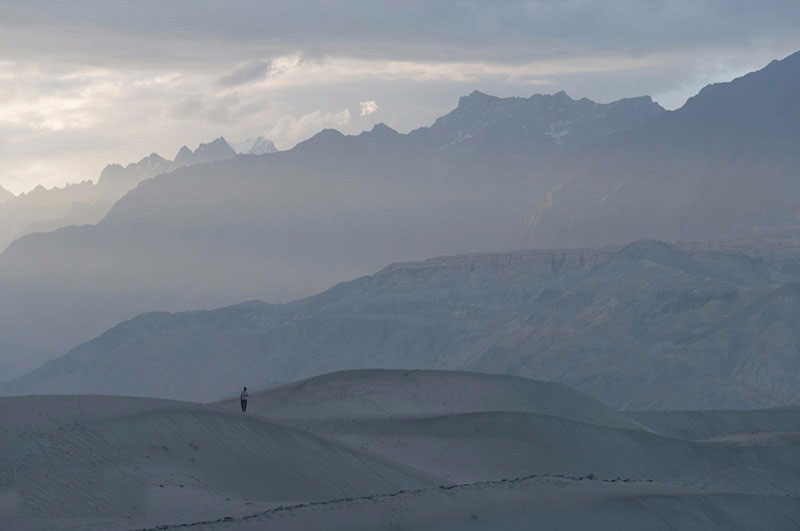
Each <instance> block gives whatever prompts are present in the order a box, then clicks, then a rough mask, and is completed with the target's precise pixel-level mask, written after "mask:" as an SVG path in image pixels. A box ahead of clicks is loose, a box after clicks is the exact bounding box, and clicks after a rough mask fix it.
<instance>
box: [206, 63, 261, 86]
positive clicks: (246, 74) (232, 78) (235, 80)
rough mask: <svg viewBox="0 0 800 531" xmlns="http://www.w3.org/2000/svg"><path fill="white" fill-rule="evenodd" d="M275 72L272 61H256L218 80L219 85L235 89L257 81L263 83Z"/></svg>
mask: <svg viewBox="0 0 800 531" xmlns="http://www.w3.org/2000/svg"><path fill="white" fill-rule="evenodd" d="M273 70H274V68H273V64H272V61H255V62H253V63H249V64H246V65H244V66H241V67H239V68H237V69H236V70H234V71H233V72H231V73H230V74H227V75H224V76H222V77H221V78H219V80H217V83H218V84H219V85H222V86H223V87H235V86H237V85H244V84H246V83H253V82H255V81H261V80H262V79H264V78H265V77H267V76H268V75H269V74H270V73H272V72H273Z"/></svg>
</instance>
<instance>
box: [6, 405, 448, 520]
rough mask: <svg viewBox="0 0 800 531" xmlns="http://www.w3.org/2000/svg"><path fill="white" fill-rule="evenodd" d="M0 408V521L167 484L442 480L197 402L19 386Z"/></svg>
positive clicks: (372, 486)
mask: <svg viewBox="0 0 800 531" xmlns="http://www.w3.org/2000/svg"><path fill="white" fill-rule="evenodd" d="M106 408H107V409H106ZM0 411H2V417H3V423H2V426H3V428H2V429H3V431H2V438H1V440H2V442H1V443H0V448H2V454H0V492H2V502H1V503H0V510H2V512H1V513H0V527H2V522H3V521H5V522H17V523H19V522H20V521H25V522H29V523H30V522H33V523H36V522H45V521H47V520H48V519H50V518H53V517H56V516H57V517H58V518H78V519H86V518H88V519H96V518H111V517H113V518H123V519H128V518H131V519H137V518H147V517H149V516H152V510H151V507H152V506H153V505H154V504H153V503H152V502H153V499H157V498H159V497H160V496H162V495H163V496H166V497H168V498H172V497H174V496H175V493H174V491H175V490H186V491H187V492H191V493H192V494H191V495H184V496H183V497H188V498H194V497H199V498H200V499H206V502H207V503H210V502H211V500H213V502H214V503H215V504H216V505H219V504H222V505H225V502H226V501H229V500H232V499H235V500H237V501H250V500H257V501H262V502H264V501H284V502H285V501H292V500H307V499H326V498H335V497H342V496H353V495H364V494H371V493H376V492H388V491H392V490H396V489H397V488H398V487H399V486H400V485H404V487H403V488H419V487H421V486H426V485H435V484H439V483H441V480H439V479H437V478H432V477H431V476H430V475H427V474H425V473H422V472H417V471H412V470H410V469H407V468H404V467H402V466H399V465H395V464H392V463H389V462H387V461H386V460H385V459H383V458H380V457H376V456H371V455H367V454H365V453H364V452H361V451H358V450H355V449H353V448H349V447H346V446H343V445H341V444H337V443H334V442H331V441H328V440H324V439H321V438H319V437H317V436H314V435H312V434H310V433H307V432H301V431H298V430H296V429H293V428H290V427H288V426H282V425H277V424H274V423H271V422H269V421H267V420H265V419H263V418H258V417H255V416H247V415H245V414H242V413H241V412H230V411H227V410H222V409H217V408H209V407H204V406H201V405H199V404H185V403H180V402H169V401H160V400H148V399H138V398H123V397H99V396H98V397H20V398H13V399H2V400H1V401H0ZM162 489H163V490H162ZM159 491H160V492H159ZM162 493H163V494H162ZM155 505H158V504H157V503H156V504H155ZM13 527H17V525H16V524H15V525H14V526H13ZM45 527H46V526H45Z"/></svg>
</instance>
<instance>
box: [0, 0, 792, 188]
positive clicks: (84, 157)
mask: <svg viewBox="0 0 800 531" xmlns="http://www.w3.org/2000/svg"><path fill="white" fill-rule="evenodd" d="M798 28H800V3H798V2H795V1H793V0H785V1H778V0H772V1H771V0H765V1H763V2H752V1H746V0H726V1H722V0H718V1H712V0H700V1H691V2H690V1H688V0H649V1H634V0H607V1H602V2H600V1H589V0H565V1H555V0H535V1H513V0H509V1H502V2H501V1H481V2H478V1H464V0H434V1H425V2H423V1H414V0H412V1H409V2H402V3H400V2H374V1H372V2H357V1H351V2H326V1H321V0H317V1H300V2H293V3H273V2H256V1H247V0H245V1H240V2H236V3H235V4H230V3H227V2H221V1H184V0H176V1H173V2H169V3H162V2H155V1H148V0H143V1H140V2H130V3H120V4H116V5H115V8H114V9H108V6H107V4H106V3H105V2H101V1H99V0H97V1H86V0H77V1H74V2H63V1H50V2H36V3H35V5H34V4H32V3H21V2H7V1H3V0H0V95H1V96H2V97H0V160H2V165H0V186H4V187H6V188H8V189H10V190H12V191H14V192H21V191H27V190H30V189H31V188H33V187H34V186H35V185H36V184H38V183H42V184H44V185H46V186H54V185H62V184H64V183H65V182H68V181H69V182H75V181H80V180H84V179H96V178H97V175H98V173H99V171H100V170H101V169H102V168H103V166H105V164H106V163H108V162H122V163H127V162H131V161H134V160H138V159H139V158H141V157H143V156H144V155H147V154H148V153H150V152H152V151H157V152H159V153H161V154H162V155H164V156H167V157H172V156H174V154H175V152H176V151H177V149H178V148H179V147H180V146H181V145H183V144H189V145H190V146H194V145H196V144H198V143H200V142H204V141H208V140H210V139H212V138H215V137H216V136H219V135H224V136H226V137H227V138H229V139H230V140H240V139H243V138H248V137H252V136H257V135H262V134H263V135H265V136H267V137H268V138H270V139H272V140H273V141H274V142H275V144H276V145H277V146H278V147H279V148H282V149H286V148H290V147H292V146H293V145H294V144H295V143H297V142H298V141H301V140H303V139H304V138H307V137H308V136H310V135H312V134H314V133H315V132H317V131H318V130H320V129H322V128H325V127H335V128H338V129H340V130H342V131H343V132H346V133H355V132H358V131H360V130H363V129H368V128H370V127H371V126H372V125H373V124H374V123H375V122H376V121H384V122H386V123H387V124H389V125H390V126H392V127H395V128H396V129H399V130H401V131H407V130H410V129H412V128H415V127H418V126H420V125H426V124H429V123H430V122H431V121H432V120H433V119H435V118H436V117H437V116H439V115H441V114H444V113H445V112H447V111H448V110H450V109H451V108H452V107H453V106H454V105H455V104H456V102H457V100H458V97H459V96H461V95H464V94H467V93H469V92H471V91H472V90H474V89H478V90H481V91H484V92H488V93H493V94H497V95H499V96H508V95H518V96H529V95H530V94H532V93H535V92H546V93H552V92H557V91H558V90H562V89H564V90H566V91H567V92H568V93H569V94H570V95H571V96H573V97H584V96H585V97H589V98H592V99H595V100H598V101H611V100H613V99H618V98H621V97H628V96H637V95H642V94H649V95H652V96H653V97H654V99H656V100H657V101H659V102H660V103H662V104H663V105H665V106H667V107H670V108H674V107H677V106H679V105H681V104H682V103H683V101H685V99H686V98H687V97H688V96H690V95H691V94H693V93H694V92H696V91H697V90H698V89H699V88H701V87H702V86H703V85H704V84H707V83H709V82H714V81H720V80H725V79H729V78H731V77H734V76H736V75H740V74H743V73H745V72H747V71H750V70H753V69H756V68H759V67H761V66H763V65H764V64H766V63H767V62H769V61H770V60H771V59H774V58H780V57H783V56H785V55H788V54H789V53H792V52H794V51H796V50H797V49H800V29H798ZM365 96H367V97H368V98H369V99H365V98H364V97H365ZM376 102H380V108H379V106H378V104H377V103H376ZM376 111H379V112H376Z"/></svg>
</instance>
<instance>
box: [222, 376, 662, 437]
mask: <svg viewBox="0 0 800 531" xmlns="http://www.w3.org/2000/svg"><path fill="white" fill-rule="evenodd" d="M237 400H238V399H232V400H225V401H222V402H221V404H222V405H223V406H225V407H229V408H236V407H239V405H238V401H237ZM250 407H251V408H252V410H253V411H254V412H260V413H261V414H264V415H268V416H269V417H271V418H283V419H301V418H302V419H329V418H364V417H383V416H390V417H396V416H400V415H437V414H438V415H445V414H452V413H474V412H480V411H521V412H528V413H539V414H543V415H551V416H556V417H562V418H566V419H572V420H578V421H581V422H587V423H590V424H598V425H601V426H617V427H625V428H634V429H642V430H646V429H647V428H646V427H645V426H643V425H642V424H640V423H638V422H636V421H632V420H631V419H629V418H628V417H627V416H625V415H622V414H620V413H618V412H616V411H614V410H613V409H611V408H610V407H608V406H606V405H605V404H603V403H602V402H600V401H598V400H595V399H593V398H591V397H589V396H587V395H585V394H583V393H579V392H576V391H574V390H572V389H570V388H569V387H567V386H566V385H562V384H558V383H554V382H544V381H538V380H531V379H529V378H520V377H516V376H508V375H499V374H483V373H475V372H464V371H436V370H391V369H364V370H352V371H340V372H334V373H330V374H325V375H322V376H317V377H314V378H308V379H306V380H301V381H299V382H295V383H291V384H288V385H284V386H280V387H276V388H273V389H267V390H265V391H263V392H260V393H255V394H253V395H252V396H251V397H250Z"/></svg>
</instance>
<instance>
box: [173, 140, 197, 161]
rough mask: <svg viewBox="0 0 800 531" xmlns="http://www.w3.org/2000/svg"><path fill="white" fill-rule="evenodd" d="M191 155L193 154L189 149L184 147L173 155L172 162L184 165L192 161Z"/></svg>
mask: <svg viewBox="0 0 800 531" xmlns="http://www.w3.org/2000/svg"><path fill="white" fill-rule="evenodd" d="M193 155H194V153H193V152H192V150H191V149H189V146H186V145H184V146H182V147H181V148H180V149H179V150H178V153H177V154H176V155H175V159H174V160H175V162H177V163H178V164H181V165H185V164H187V163H188V162H189V161H190V160H192V156H193Z"/></svg>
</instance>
